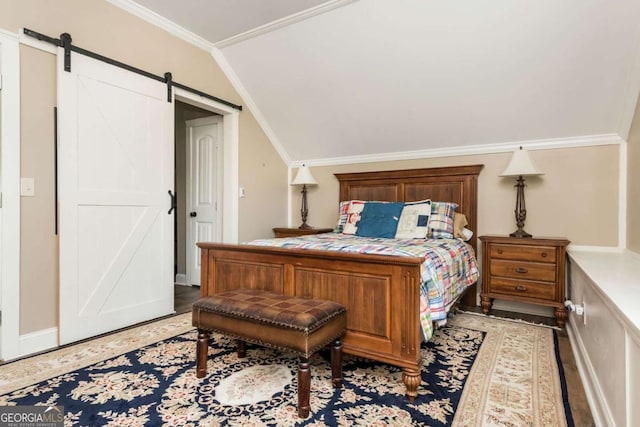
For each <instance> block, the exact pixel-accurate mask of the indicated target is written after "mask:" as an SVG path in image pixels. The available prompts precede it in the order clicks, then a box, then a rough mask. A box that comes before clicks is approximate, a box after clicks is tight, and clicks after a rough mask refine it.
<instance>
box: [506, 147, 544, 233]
mask: <svg viewBox="0 0 640 427" xmlns="http://www.w3.org/2000/svg"><path fill="white" fill-rule="evenodd" d="M543 174H544V172H541V171H540V170H538V168H536V167H535V166H534V165H533V162H532V161H531V159H530V158H529V153H528V152H527V150H524V149H523V148H522V147H520V149H519V150H516V151H514V152H513V156H512V157H511V161H510V162H509V164H508V165H507V168H506V169H505V170H504V172H502V173H501V174H500V176H517V177H518V179H517V182H516V185H515V187H516V188H517V194H516V209H515V214H516V225H517V226H518V229H517V230H516V231H514V232H513V233H511V234H509V236H511V237H519V238H522V237H531V234H529V233H527V232H526V231H524V220H525V219H526V218H527V207H526V205H525V202H524V187H525V184H524V177H525V176H534V175H543Z"/></svg>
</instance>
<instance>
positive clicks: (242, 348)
mask: <svg viewBox="0 0 640 427" xmlns="http://www.w3.org/2000/svg"><path fill="white" fill-rule="evenodd" d="M236 345H237V346H238V357H239V358H243V357H245V356H246V355H247V343H246V342H244V341H242V340H236Z"/></svg>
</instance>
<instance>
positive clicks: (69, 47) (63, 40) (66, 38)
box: [23, 28, 242, 111]
mask: <svg viewBox="0 0 640 427" xmlns="http://www.w3.org/2000/svg"><path fill="white" fill-rule="evenodd" d="M23 32H24V34H25V35H27V36H29V37H33V38H35V39H38V40H40V41H44V42H47V43H51V44H53V45H56V46H58V47H62V48H64V70H65V71H71V52H72V51H73V52H76V53H79V54H81V55H85V56H88V57H90V58H93V59H97V60H98V61H102V62H106V63H107V64H111V65H114V66H116V67H119V68H123V69H125V70H128V71H131V72H133V73H136V74H140V75H141V76H144V77H147V78H150V79H153V80H156V81H159V82H162V83H165V84H166V85H167V101H169V102H171V101H172V96H171V88H172V87H177V88H180V89H182V90H186V91H187V92H191V93H193V94H195V95H198V96H201V97H203V98H207V99H210V100H212V101H216V102H219V103H221V104H224V105H226V106H228V107H231V108H235V109H236V110H240V111H242V105H237V104H234V103H232V102H229V101H226V100H224V99H221V98H218V97H216V96H213V95H210V94H208V93H206V92H202V91H200V90H198V89H194V88H191V87H189V86H186V85H183V84H180V83H178V82H176V81H174V80H173V78H172V76H171V73H165V75H164V76H158V75H156V74H153V73H150V72H148V71H145V70H142V69H140V68H137V67H134V66H132V65H129V64H125V63H123V62H120V61H117V60H115V59H112V58H109V57H106V56H104V55H100V54H99V53H95V52H92V51H90V50H87V49H83V48H81V47H78V46H75V45H73V44H72V43H71V41H72V39H71V35H69V34H68V33H63V34H61V35H60V38H59V39H56V38H53V37H49V36H47V35H45V34H42V33H39V32H37V31H33V30H30V29H28V28H24V29H23Z"/></svg>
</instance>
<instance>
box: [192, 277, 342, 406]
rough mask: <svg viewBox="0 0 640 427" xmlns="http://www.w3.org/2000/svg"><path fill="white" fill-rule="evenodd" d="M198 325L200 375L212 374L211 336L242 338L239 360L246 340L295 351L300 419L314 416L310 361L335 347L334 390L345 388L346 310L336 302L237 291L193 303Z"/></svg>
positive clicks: (332, 365) (333, 357) (197, 370)
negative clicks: (209, 360) (209, 366)
mask: <svg viewBox="0 0 640 427" xmlns="http://www.w3.org/2000/svg"><path fill="white" fill-rule="evenodd" d="M192 314H193V326H195V327H196V328H198V343H197V346H196V359H197V362H196V376H197V377H198V378H202V377H204V376H205V375H206V373H207V353H208V348H209V333H210V332H218V333H221V334H224V335H228V336H231V337H234V338H236V339H237V343H238V357H245V356H246V348H245V342H251V343H254V344H259V345H262V346H265V347H271V348H275V349H279V350H284V351H290V352H293V353H295V354H297V355H298V356H299V357H300V363H299V364H298V415H299V416H300V417H302V418H306V417H308V416H309V410H310V407H309V394H310V387H311V370H310V368H309V357H310V356H311V355H312V354H313V353H315V352H316V351H318V350H320V349H321V348H323V347H325V346H327V345H328V344H330V343H333V345H332V348H331V373H332V382H333V386H334V387H336V388H337V387H341V386H342V342H341V338H342V336H343V335H344V333H345V329H346V324H347V320H346V309H345V308H344V307H343V306H342V305H340V304H338V303H336V302H332V301H325V300H317V299H310V298H302V297H296V296H290V295H282V294H275V293H271V292H267V291H262V290H257V289H237V290H233V291H227V292H222V293H218V294H215V295H213V296H210V297H206V298H201V299H200V300H198V301H197V302H195V303H194V304H193V312H192Z"/></svg>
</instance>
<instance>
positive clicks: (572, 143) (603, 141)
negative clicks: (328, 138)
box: [290, 134, 624, 167]
mask: <svg viewBox="0 0 640 427" xmlns="http://www.w3.org/2000/svg"><path fill="white" fill-rule="evenodd" d="M623 142H624V140H623V139H622V138H621V137H620V135H618V134H602V135H586V136H576V137H567V138H552V139H534V140H525V141H511V142H504V143H495V144H478V145H464V146H457V147H447V148H433V149H428V150H415V151H402V152H395V153H380V154H371V155H364V156H345V157H331V158H323V159H311V160H305V161H298V160H296V161H292V162H291V163H290V166H292V167H299V166H300V165H301V164H302V163H306V164H307V165H308V166H332V165H347V164H356V163H372V162H388V161H397V160H413V159H428V158H438V157H452V156H471V155H478V154H494V153H506V152H511V151H514V150H516V149H517V148H518V147H525V148H526V149H528V150H530V151H533V150H551V149H557V148H578V147H592V146H599V145H620V144H622V143H623Z"/></svg>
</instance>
